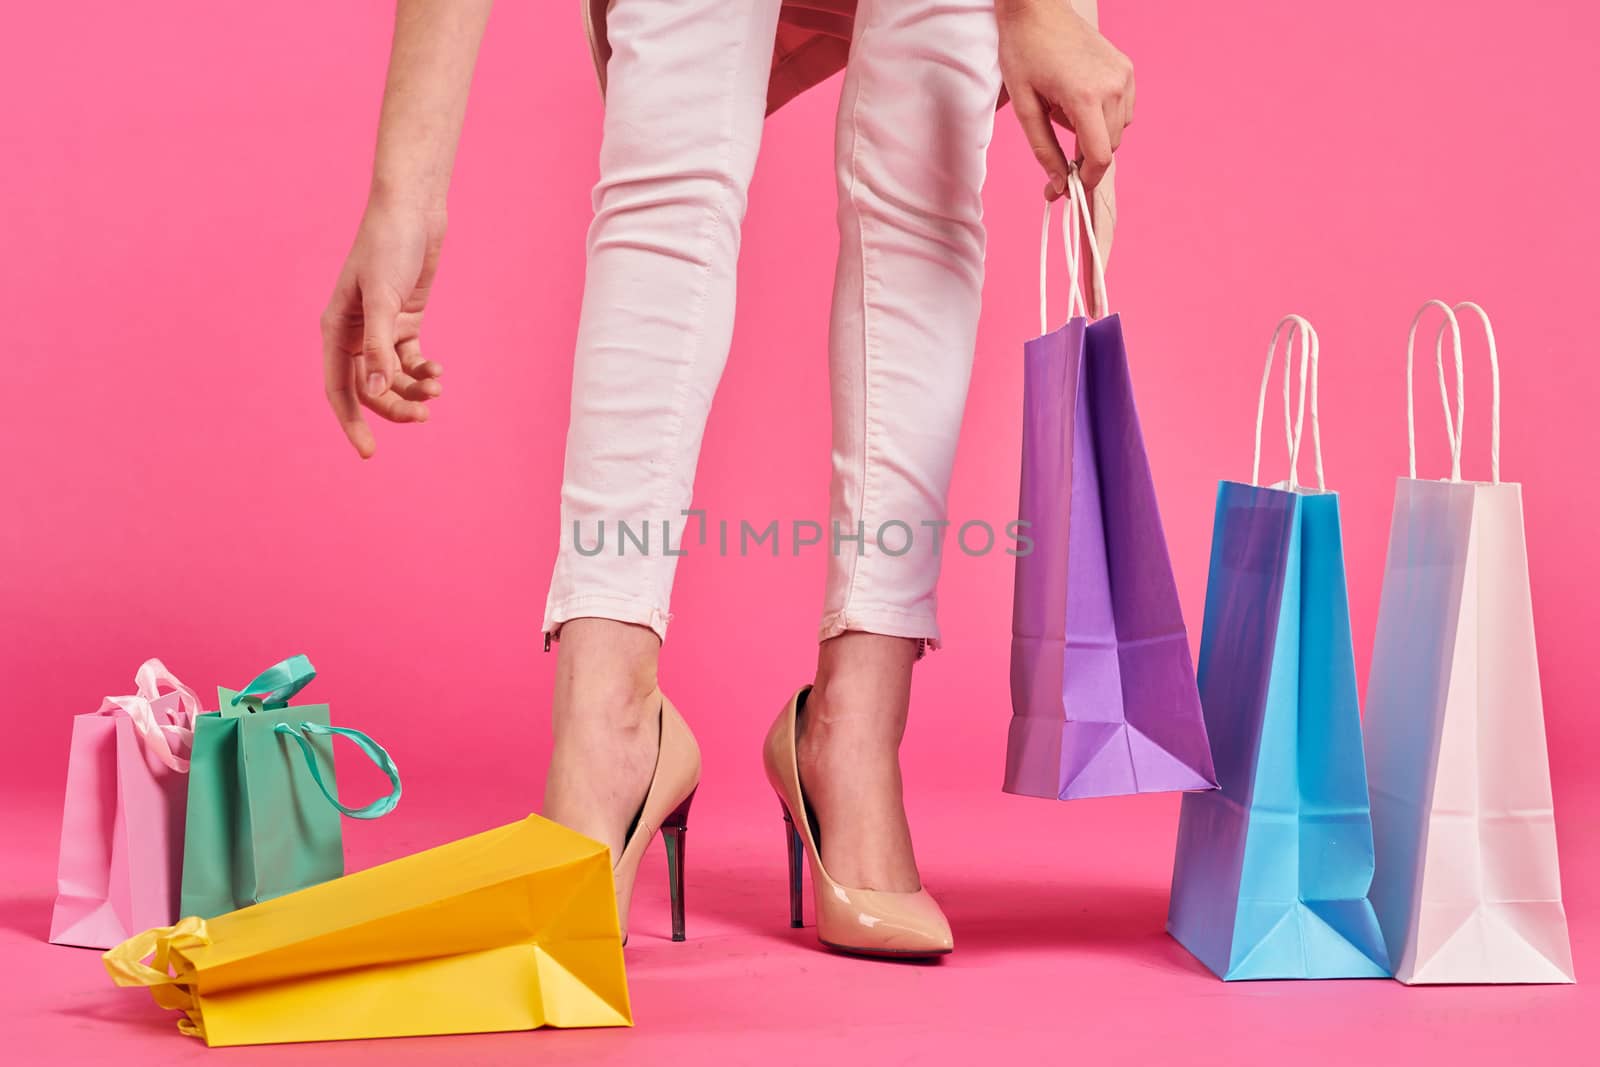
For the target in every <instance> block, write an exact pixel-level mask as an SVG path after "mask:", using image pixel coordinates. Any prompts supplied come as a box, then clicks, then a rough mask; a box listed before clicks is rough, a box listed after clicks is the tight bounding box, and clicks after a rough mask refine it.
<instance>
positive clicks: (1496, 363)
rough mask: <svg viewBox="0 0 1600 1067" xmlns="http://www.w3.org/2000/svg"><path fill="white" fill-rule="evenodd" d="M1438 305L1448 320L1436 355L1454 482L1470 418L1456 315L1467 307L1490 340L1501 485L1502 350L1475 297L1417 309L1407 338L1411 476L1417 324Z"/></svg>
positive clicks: (1493, 443)
mask: <svg viewBox="0 0 1600 1067" xmlns="http://www.w3.org/2000/svg"><path fill="white" fill-rule="evenodd" d="M1434 307H1436V308H1438V309H1439V310H1440V311H1442V312H1443V313H1444V322H1443V323H1442V324H1441V325H1440V327H1439V334H1438V336H1437V337H1436V338H1435V339H1434V344H1433V356H1434V362H1435V364H1436V365H1437V367H1438V371H1439V395H1440V398H1441V401H1442V403H1443V406H1444V428H1445V435H1446V437H1447V438H1448V439H1449V441H1450V481H1452V482H1459V481H1461V445H1462V439H1463V436H1464V432H1465V429H1466V419H1467V415H1466V375H1465V372H1464V370H1463V360H1462V355H1461V323H1460V320H1459V319H1458V318H1457V317H1456V312H1458V311H1462V310H1466V311H1471V312H1472V313H1473V314H1475V315H1477V316H1478V320H1479V321H1480V322H1482V323H1483V332H1484V336H1485V339H1486V340H1487V341H1488V343H1489V373H1490V380H1491V383H1492V398H1491V409H1490V441H1489V476H1490V479H1491V480H1492V481H1493V483H1494V484H1496V485H1498V484H1500V353H1499V350H1498V348H1497V346H1496V344H1495V337H1494V325H1493V324H1492V323H1490V321H1489V313H1488V312H1486V311H1484V310H1483V308H1482V307H1480V306H1479V305H1478V304H1476V303H1474V302H1473V301H1471V300H1463V301H1461V302H1460V303H1458V304H1456V305H1455V306H1454V307H1452V306H1451V305H1449V304H1446V303H1445V302H1444V301H1442V300H1429V301H1428V302H1426V303H1425V304H1423V305H1422V307H1420V308H1418V309H1417V313H1416V315H1415V316H1414V317H1413V318H1412V320H1411V333H1410V335H1409V336H1408V337H1407V338H1406V440H1407V443H1408V445H1409V448H1410V454H1411V465H1410V471H1411V477H1413V478H1415V477H1416V476H1417V424H1416V397H1415V392H1414V385H1413V369H1412V365H1413V362H1414V357H1415V349H1416V341H1417V327H1418V325H1420V324H1421V322H1422V317H1423V316H1424V315H1426V314H1427V313H1428V309H1429V308H1434ZM1446 330H1448V331H1450V335H1451V341H1452V344H1453V346H1454V353H1455V363H1456V410H1455V415H1454V417H1453V418H1452V416H1451V414H1450V391H1449V387H1448V386H1447V385H1446V383H1445V376H1444V335H1445V331H1446Z"/></svg>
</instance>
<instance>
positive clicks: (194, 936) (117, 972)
mask: <svg viewBox="0 0 1600 1067" xmlns="http://www.w3.org/2000/svg"><path fill="white" fill-rule="evenodd" d="M209 944H211V935H210V934H209V933H208V932H207V931H206V921H205V920H204V919H201V918H199V917H197V916H193V915H191V916H190V917H188V918H186V919H182V920H179V922H178V923H177V924H176V925H174V926H158V927H156V928H155V929H153V930H146V931H145V932H144V933H142V934H134V935H133V936H132V937H130V938H128V940H126V941H124V942H122V944H120V945H117V946H116V947H115V948H111V949H107V950H106V951H105V952H104V953H103V954H102V955H101V957H100V958H101V959H102V960H104V961H105V965H106V973H107V974H109V975H111V980H112V981H113V982H115V983H116V984H117V985H119V986H143V987H145V988H147V989H150V990H151V991H152V992H153V993H154V994H155V998H156V1003H157V1004H160V1005H161V1006H162V1007H163V1008H176V1009H179V1010H182V1011H187V1010H189V1009H191V1008H193V1007H194V997H193V996H192V995H191V994H190V992H189V990H188V989H187V988H186V987H185V986H184V985H182V984H181V983H180V979H179V978H178V977H177V976H176V975H174V974H172V973H171V968H172V950H173V949H186V948H198V947H200V946H201V945H209ZM147 956H154V957H155V958H154V960H153V961H152V962H150V963H146V962H144V961H145V958H146V957H147Z"/></svg>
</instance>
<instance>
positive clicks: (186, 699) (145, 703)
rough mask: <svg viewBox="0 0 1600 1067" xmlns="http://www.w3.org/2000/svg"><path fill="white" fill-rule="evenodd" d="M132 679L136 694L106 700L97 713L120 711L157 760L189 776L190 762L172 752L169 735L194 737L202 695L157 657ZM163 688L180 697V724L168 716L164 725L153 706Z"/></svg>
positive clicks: (151, 659)
mask: <svg viewBox="0 0 1600 1067" xmlns="http://www.w3.org/2000/svg"><path fill="white" fill-rule="evenodd" d="M133 680H134V686H135V689H136V692H135V693H134V694H133V695H132V696H121V697H106V698H105V699H104V700H102V701H101V702H100V710H99V711H98V712H97V714H100V715H105V714H108V713H110V712H112V711H115V710H117V709H121V710H122V711H123V712H124V713H125V714H126V715H127V716H128V718H129V719H130V720H131V721H132V722H133V729H134V731H135V732H136V733H137V734H138V735H139V737H140V739H141V740H142V741H143V742H144V744H145V747H146V748H148V749H149V750H150V753H151V754H152V755H153V756H155V757H156V759H158V760H160V761H161V762H162V763H163V764H165V765H166V766H167V767H168V768H170V769H171V770H174V771H176V772H177V773H179V774H187V773H189V761H188V760H186V759H184V758H183V757H182V756H179V755H178V754H177V753H176V752H174V751H173V750H172V740H173V738H172V737H169V736H168V732H169V731H170V732H171V733H172V734H173V735H175V736H176V737H177V738H178V739H179V740H182V741H188V740H190V739H191V738H193V737H194V719H195V716H196V715H199V714H200V697H199V695H198V694H196V693H195V691H194V690H193V689H190V688H189V687H188V686H186V685H184V684H183V683H182V682H180V681H178V678H177V676H176V675H174V674H173V673H172V672H171V671H169V670H167V667H166V664H164V663H162V662H161V661H160V660H159V659H156V658H154V657H151V658H150V659H147V660H145V661H144V663H143V664H141V665H140V667H139V670H138V672H137V673H136V674H135V675H134V676H133ZM163 685H165V686H166V687H167V688H169V689H171V690H173V691H174V692H176V693H177V694H178V707H179V711H178V715H177V717H176V720H177V721H172V718H171V717H169V718H168V720H167V721H166V722H162V721H161V720H160V719H159V718H158V717H157V715H156V712H155V708H153V707H151V704H152V702H154V701H155V700H157V699H159V698H160V697H161V696H162V695H163V694H162V692H161V687H162V686H163Z"/></svg>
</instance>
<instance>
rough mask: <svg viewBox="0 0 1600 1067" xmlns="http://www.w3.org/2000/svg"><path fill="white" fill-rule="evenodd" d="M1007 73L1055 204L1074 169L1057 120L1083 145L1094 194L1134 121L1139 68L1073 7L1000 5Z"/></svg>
mask: <svg viewBox="0 0 1600 1067" xmlns="http://www.w3.org/2000/svg"><path fill="white" fill-rule="evenodd" d="M995 17H996V19H997V21H998V23H999V28H1000V73H1001V76H1002V77H1003V78H1004V79H1005V84H1006V91H1007V92H1008V93H1009V94H1010V96H1011V104H1012V107H1013V108H1014V109H1015V110H1016V113H1017V119H1018V121H1020V122H1021V123H1022V129H1023V132H1024V133H1025V134H1026V135H1027V138H1028V144H1029V146H1030V147H1032V149H1033V154H1034V156H1035V158H1037V159H1038V160H1039V165H1040V166H1042V167H1043V168H1044V171H1045V175H1046V176H1047V177H1048V179H1049V182H1048V184H1047V185H1046V187H1045V196H1046V197H1047V198H1048V199H1051V200H1054V199H1055V198H1056V197H1058V196H1060V195H1061V194H1062V193H1063V192H1064V191H1065V190H1066V188H1067V172H1068V170H1069V169H1070V164H1069V163H1068V162H1067V157H1066V154H1065V153H1063V152H1062V151H1061V144H1060V142H1059V141H1057V140H1056V131H1055V128H1054V126H1052V125H1051V122H1052V120H1053V121H1055V122H1059V123H1061V124H1062V125H1063V126H1065V127H1067V128H1068V129H1070V130H1072V132H1073V133H1074V134H1075V135H1076V137H1077V141H1078V151H1077V156H1078V159H1079V161H1080V164H1081V165H1080V169H1079V174H1080V175H1081V176H1082V178H1083V184H1084V186H1085V187H1086V188H1087V189H1090V190H1092V189H1093V188H1094V187H1095V186H1096V185H1098V184H1099V182H1100V179H1101V178H1103V177H1104V176H1105V173H1106V169H1107V168H1108V167H1110V166H1111V154H1112V153H1113V152H1115V151H1116V150H1117V148H1118V146H1119V145H1121V143H1122V131H1123V130H1124V129H1126V128H1127V126H1128V125H1129V124H1130V123H1132V122H1133V64H1132V63H1131V62H1130V61H1129V60H1128V57H1127V56H1125V55H1123V54H1122V53H1121V52H1119V51H1117V50H1116V48H1115V47H1113V46H1112V44H1111V42H1110V41H1108V40H1106V39H1105V38H1104V37H1102V36H1100V33H1099V31H1098V30H1096V29H1095V28H1094V27H1093V26H1091V25H1089V23H1088V22H1086V21H1084V19H1083V18H1082V17H1080V16H1079V15H1078V14H1077V12H1075V11H1073V10H1072V7H1071V6H1070V4H1069V2H1068V0H996V3H995Z"/></svg>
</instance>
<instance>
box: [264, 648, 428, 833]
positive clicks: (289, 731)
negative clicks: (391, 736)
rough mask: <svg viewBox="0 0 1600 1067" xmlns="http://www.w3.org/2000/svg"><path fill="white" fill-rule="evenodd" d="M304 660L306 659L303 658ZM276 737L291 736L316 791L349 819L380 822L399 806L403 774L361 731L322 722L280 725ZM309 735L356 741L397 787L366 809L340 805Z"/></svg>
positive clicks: (277, 726)
mask: <svg viewBox="0 0 1600 1067" xmlns="http://www.w3.org/2000/svg"><path fill="white" fill-rule="evenodd" d="M300 658H302V659H303V658H304V657H300ZM302 731H304V732H303V733H302ZM272 732H273V733H275V734H284V735H286V736H288V737H292V738H294V740H295V743H296V744H298V745H299V746H300V751H301V752H302V753H304V754H305V757H306V768H307V769H308V770H310V771H311V779H312V781H314V782H316V783H317V788H318V789H320V790H322V795H323V796H325V797H327V798H328V803H330V804H332V805H333V806H334V807H336V808H338V809H339V810H340V811H342V812H344V813H345V814H346V815H348V816H350V817H351V818H352V819H377V818H381V817H382V816H384V815H387V814H389V813H390V812H391V811H393V810H394V809H395V805H397V804H399V803H400V771H399V769H398V768H396V767H395V765H394V760H392V759H390V758H389V753H387V752H385V751H384V750H383V746H382V745H380V744H378V742H376V741H374V740H373V739H372V738H370V737H368V736H367V735H366V734H364V733H362V732H361V731H360V730H350V729H346V728H345V727H343V726H324V725H322V724H321V723H319V722H298V723H288V722H280V723H278V725H276V726H274V727H273V728H272ZM306 734H314V735H316V736H319V737H330V736H336V737H348V738H349V739H350V740H351V741H353V742H355V745H356V747H357V748H359V749H360V750H361V751H362V752H363V753H365V754H366V757H367V758H368V759H370V760H371V761H372V762H373V763H375V764H377V766H378V769H379V770H380V771H382V772H383V773H384V774H386V775H388V776H389V784H390V785H391V786H393V787H394V788H393V789H392V790H391V791H390V793H389V795H388V796H386V797H379V798H378V799H377V800H374V801H373V802H372V803H371V804H368V805H367V806H366V807H363V808H351V807H347V806H345V805H344V804H343V803H341V802H340V800H339V798H338V797H336V796H334V795H333V794H332V793H331V792H329V791H328V786H327V783H326V782H324V781H323V780H322V771H321V769H320V768H318V766H317V753H316V750H315V749H313V748H312V747H311V742H310V741H309V740H307V739H306V736H305V735H306Z"/></svg>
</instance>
